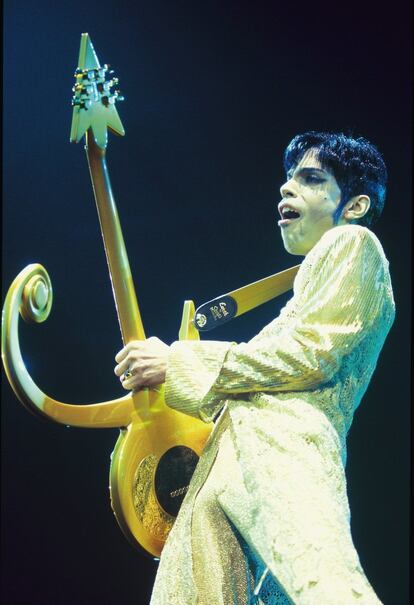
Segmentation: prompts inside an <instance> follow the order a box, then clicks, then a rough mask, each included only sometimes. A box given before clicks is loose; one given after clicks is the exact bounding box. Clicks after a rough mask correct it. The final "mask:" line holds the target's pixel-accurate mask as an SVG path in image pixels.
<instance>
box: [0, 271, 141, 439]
mask: <svg viewBox="0 0 414 605" xmlns="http://www.w3.org/2000/svg"><path fill="white" fill-rule="evenodd" d="M52 300H53V290H52V283H51V281H50V277H49V274H48V272H47V271H46V269H45V268H44V267H43V266H42V265H39V264H37V263H35V264H31V265H28V266H27V267H25V269H23V270H22V271H21V272H20V273H19V274H18V276H17V277H16V278H15V280H14V281H13V283H12V284H11V286H10V288H9V290H8V292H7V296H6V299H5V302H4V307H3V318H2V332H1V354H2V359H3V365H4V369H5V372H6V375H7V378H8V379H9V382H10V385H11V387H12V389H13V391H14V392H15V394H16V396H17V398H18V399H19V400H20V402H21V403H22V404H23V405H24V406H25V407H26V408H27V409H28V410H29V411H30V412H32V413H34V414H36V415H37V416H42V417H43V418H47V419H49V420H53V421H55V422H58V423H61V424H65V425H70V426H79V427H95V428H111V427H112V428H114V427H120V426H126V425H127V424H128V422H129V419H130V417H131V412H132V410H133V406H134V404H133V400H132V395H131V394H128V395H126V396H125V397H121V398H119V399H114V400H111V401H105V402H101V403H95V404H88V405H73V404H68V403H62V402H60V401H56V400H55V399H53V398H52V397H50V396H49V395H46V393H44V392H43V391H42V390H41V389H40V388H39V387H38V386H37V384H36V383H35V382H34V380H33V378H32V377H31V376H30V374H29V372H28V370H27V368H26V365H25V363H24V361H23V357H22V354H21V350H20V343H19V318H20V316H21V317H22V318H23V319H24V320H25V321H26V322H28V323H41V322H43V321H45V320H46V319H47V318H48V316H49V314H50V311H51V308H52Z"/></svg>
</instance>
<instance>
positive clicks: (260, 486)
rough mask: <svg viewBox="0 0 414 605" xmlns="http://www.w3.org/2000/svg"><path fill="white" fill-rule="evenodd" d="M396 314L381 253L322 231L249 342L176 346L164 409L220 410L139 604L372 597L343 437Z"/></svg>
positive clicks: (331, 601) (349, 230)
mask: <svg viewBox="0 0 414 605" xmlns="http://www.w3.org/2000/svg"><path fill="white" fill-rule="evenodd" d="M394 314H395V307H394V300H393V295H392V288H391V282H390V277H389V272H388V261H387V260H386V258H385V256H384V253H383V250H382V248H381V245H380V243H379V241H378V239H377V238H376V237H375V235H374V234H373V233H372V232H370V231H369V230H368V229H366V228H364V227H360V226H356V225H348V226H341V227H335V228H334V229H331V230H330V231H328V232H327V233H325V235H324V236H323V237H322V238H321V240H320V241H319V242H318V244H317V245H316V246H315V247H314V248H313V249H312V250H311V251H310V253H309V254H308V255H307V256H306V257H305V259H304V261H303V263H302V266H301V268H300V270H299V272H298V275H297V277H296V279H295V284H294V295H293V297H292V298H291V300H290V301H289V302H288V304H287V305H286V306H285V307H284V309H282V311H281V313H280V315H279V316H278V317H277V318H276V319H275V320H274V321H272V322H271V323H270V324H269V325H267V326H266V327H265V328H264V329H263V330H262V331H261V332H260V333H259V334H258V335H257V336H255V337H254V338H253V339H252V340H251V341H249V342H248V343H241V344H235V343H227V342H217V341H216V342H214V341H210V342H208V341H201V342H200V341H188V342H176V343H174V344H173V345H172V346H171V352H170V359H169V365H168V371H167V381H166V401H167V404H168V405H169V406H171V407H173V408H175V409H178V410H180V411H182V412H185V413H188V414H191V415H193V416H197V417H201V418H202V419H203V420H205V421H209V420H211V419H213V418H215V417H216V416H217V414H219V413H220V416H219V419H218V420H217V422H216V426H215V429H214V431H213V433H212V435H211V437H210V439H209V441H208V443H207V446H206V448H205V450H204V452H203V455H202V456H201V458H200V461H199V463H198V466H197V468H196V471H195V473H194V476H193V479H192V481H191V485H190V489H189V490H188V493H187V495H186V498H185V499H184V502H183V504H182V507H181V509H180V513H179V515H178V517H177V520H176V522H175V525H174V527H173V529H172V531H171V533H170V535H169V538H168V540H167V543H166V545H165V547H164V550H163V552H162V555H161V560H160V566H159V570H158V574H157V578H156V582H155V586H154V591H153V595H152V600H151V605H193V604H194V605H196V604H197V605H230V604H231V605H233V604H235V603H237V604H238V605H247V604H250V603H264V604H266V605H286V604H289V603H295V604H298V605H321V604H323V605H350V604H351V603H354V602H355V603H357V602H358V603H361V604H362V603H363V604H364V605H371V604H378V603H380V601H379V600H378V598H377V597H376V595H375V593H374V591H373V589H372V588H371V586H370V584H369V582H368V580H367V579H366V577H365V574H364V572H363V570H362V568H361V565H360V562H359V559H358V555H357V552H356V550H355V548H354V545H353V543H352V537H351V532H350V514H349V507H348V500H347V494H346V480H345V473H344V466H345V460H346V435H347V432H348V430H349V427H350V425H351V422H352V418H353V414H354V411H355V409H356V408H357V407H358V405H359V403H360V401H361V398H362V396H363V394H364V392H365V391H366V388H367V386H368V384H369V381H370V379H371V376H372V373H373V371H374V369H375V365H376V362H377V359H378V355H379V353H380V350H381V348H382V346H383V343H384V340H385V338H386V335H387V333H388V331H389V329H390V327H391V325H392V322H393V319H394Z"/></svg>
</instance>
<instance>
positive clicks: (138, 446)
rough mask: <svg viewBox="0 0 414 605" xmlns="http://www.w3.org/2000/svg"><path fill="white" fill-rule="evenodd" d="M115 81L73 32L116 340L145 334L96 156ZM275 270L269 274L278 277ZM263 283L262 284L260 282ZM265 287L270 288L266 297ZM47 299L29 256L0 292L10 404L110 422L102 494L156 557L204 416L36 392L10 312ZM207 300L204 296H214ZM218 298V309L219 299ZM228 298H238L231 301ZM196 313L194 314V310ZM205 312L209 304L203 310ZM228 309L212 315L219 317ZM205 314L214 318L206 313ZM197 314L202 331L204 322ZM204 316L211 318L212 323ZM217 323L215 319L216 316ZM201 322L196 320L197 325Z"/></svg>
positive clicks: (190, 313) (41, 272)
mask: <svg viewBox="0 0 414 605" xmlns="http://www.w3.org/2000/svg"><path fill="white" fill-rule="evenodd" d="M117 85H118V81H117V79H116V78H114V77H112V74H111V72H110V71H109V67H108V65H106V64H105V65H103V66H101V65H100V63H99V60H98V58H97V55H96V53H95V50H94V48H93V45H92V43H91V40H90V38H89V35H88V34H86V33H85V34H82V36H81V43H80V51H79V59H78V67H77V70H76V72H75V86H74V88H73V91H74V97H73V101H72V104H73V117H72V126H71V133H70V140H71V141H72V142H76V143H77V142H79V141H80V140H81V138H82V137H85V143H86V145H85V149H86V155H87V160H88V165H89V171H90V176H91V180H92V186H93V191H94V195H95V201H96V206H97V211H98V217H99V221H100V226H101V232H102V237H103V242H104V248H105V253H106V258H107V262H108V268H109V273H110V277H111V283H112V290H113V295H114V299H115V306H116V309H117V314H118V320H119V325H120V329H121V335H122V341H123V343H124V345H125V344H127V343H128V342H130V341H131V340H143V339H145V332H144V327H143V324H142V320H141V315H140V312H139V307H138V302H137V298H136V294H135V289H134V284H133V280H132V276H131V271H130V266H129V261H128V256H127V253H126V248H125V243H124V240H123V235H122V230H121V226H120V222H119V217H118V213H117V209H116V205H115V200H114V197H113V193H112V188H111V183H110V179H109V173H108V167H107V164H106V147H107V142H108V135H107V131H108V128H109V129H110V130H111V131H112V132H113V133H115V134H117V135H121V136H122V135H124V134H125V132H124V128H123V126H122V123H121V120H120V118H119V115H118V112H117V109H116V102H117V101H120V100H122V97H121V95H120V92H119V90H118V89H117ZM297 269H298V267H293V268H292V269H289V270H287V271H284V272H281V273H280V274H276V275H275V276H271V278H266V280H268V281H266V280H260V282H255V284H251V286H250V290H249V286H245V287H244V288H241V289H239V290H237V291H234V292H232V293H228V294H227V295H226V297H225V299H223V297H221V298H222V300H220V301H219V302H218V303H217V305H216V304H212V305H210V308H211V309H213V311H214V310H215V309H216V308H217V309H219V310H221V312H222V311H223V309H225V308H226V307H225V305H226V304H230V303H231V304H232V316H237V315H240V314H241V313H244V312H246V311H247V310H249V309H250V308H253V306H257V305H258V304H261V302H265V300H269V299H270V298H273V297H274V296H277V295H278V294H281V293H282V292H285V291H287V290H288V289H290V288H291V287H292V283H293V278H294V276H295V274H296V272H297ZM278 276H279V277H278ZM269 288H270V289H269ZM270 294H271V295H270ZM52 300H53V291H52V284H51V280H50V277H49V275H48V273H47V271H46V269H45V268H44V267H43V266H42V265H40V264H31V265H28V266H27V267H26V268H25V269H23V270H22V271H21V272H20V273H19V275H18V276H17V277H16V278H15V280H14V281H13V283H12V285H11V286H10V288H9V291H8V293H7V296H6V299H5V303H4V307H3V318H2V359H3V365H4V368H5V371H6V375H7V377H8V380H9V382H10V384H11V386H12V388H13V390H14V392H15V394H16V396H17V398H18V399H19V400H20V402H21V403H22V404H23V405H24V406H25V407H26V408H27V409H28V410H29V411H30V412H32V413H34V414H36V415H38V416H41V417H42V418H45V419H47V420H51V421H54V422H57V423H60V424H64V425H66V426H78V427H87V428H114V427H117V428H119V429H120V434H119V437H118V440H117V442H116V444H115V448H114V451H113V452H112V455H111V465H110V473H109V475H110V500H111V505H112V509H113V511H114V514H115V517H116V520H117V522H118V524H119V526H120V527H121V529H122V531H123V533H124V534H125V536H126V537H127V539H128V540H129V541H130V542H131V544H132V545H133V546H136V547H138V548H139V549H141V550H143V551H144V552H145V553H147V554H149V555H151V556H153V557H159V556H160V553H161V551H162V548H163V545H164V543H165V540H166V538H167V536H168V533H169V531H170V529H171V527H172V525H173V523H174V521H175V518H176V516H177V514H178V511H179V508H180V505H181V502H182V500H183V499H184V496H185V493H186V491H187V489H188V485H189V483H190V480H191V477H192V474H193V472H194V469H195V466H196V464H197V461H198V458H199V456H200V455H201V452H202V450H203V447H204V445H205V443H206V441H207V439H208V437H209V435H210V432H211V429H212V424H206V423H204V422H202V421H201V420H197V419H195V418H192V417H190V416H186V415H185V414H182V413H180V412H177V411H175V410H172V409H171V408H169V407H167V406H166V404H165V401H164V390H163V386H159V387H157V388H153V389H143V390H140V391H136V392H130V393H128V394H127V395H125V396H124V397H120V398H119V399H114V400H110V401H105V402H100V403H95V404H88V405H73V404H68V403H63V402H60V401H57V400H55V399H53V398H52V397H50V396H49V395H47V394H46V393H44V392H43V391H42V390H41V389H40V388H39V387H38V386H37V385H36V384H35V382H34V381H33V379H32V378H31V376H30V374H29V372H28V370H27V368H26V366H25V363H24V361H23V358H22V355H21V350H20V344H19V336H18V327H19V315H20V316H21V317H23V319H24V320H25V321H27V322H30V323H40V322H43V321H45V320H46V319H47V317H48V315H49V313H50V310H51V307H52ZM217 301H218V299H214V300H213V301H211V303H215V302H217ZM209 304H210V303H206V305H207V306H206V305H204V306H203V308H201V307H200V308H199V309H198V310H197V311H198V318H197V317H196V312H195V307H194V303H193V301H191V300H188V301H185V303H184V309H183V315H182V320H181V327H180V330H179V338H180V340H185V339H188V340H191V339H198V338H199V333H198V330H201V329H202V325H201V324H203V320H202V319H200V317H201V315H203V316H204V312H205V313H206V314H207V315H206V316H208V305H209ZM223 304H224V307H223ZM237 305H238V306H237ZM201 311H203V313H201ZM213 311H212V312H213ZM227 315H228V313H227V312H226V314H223V313H222V318H227V319H226V320H228V317H227ZM213 316H214V317H213V319H214V321H215V320H217V318H219V317H220V315H219V314H217V312H213ZM213 319H211V318H210V321H209V322H207V323H208V326H207V325H205V329H210V324H211V323H212V322H213ZM213 323H214V322H213ZM218 323H220V322H218ZM203 325H204V324H203Z"/></svg>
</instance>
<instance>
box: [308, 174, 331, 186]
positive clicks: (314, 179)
mask: <svg viewBox="0 0 414 605" xmlns="http://www.w3.org/2000/svg"><path fill="white" fill-rule="evenodd" d="M325 181H326V179H324V178H322V177H320V176H316V175H315V174H307V175H306V176H305V183H307V184H309V185H320V183H324V182H325Z"/></svg>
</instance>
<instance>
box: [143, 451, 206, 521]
mask: <svg viewBox="0 0 414 605" xmlns="http://www.w3.org/2000/svg"><path fill="white" fill-rule="evenodd" d="M197 462H198V456H197V454H196V453H195V452H194V451H193V450H192V449H191V448H189V447H185V446H184V445H177V446H175V447H172V448H170V449H169V450H167V451H166V452H165V454H163V455H162V456H161V458H160V461H159V462H158V466H157V470H156V471H155V477H154V487H155V495H156V496H157V500H158V503H159V505H160V506H161V508H162V509H163V510H164V511H165V512H166V513H168V514H169V515H172V516H173V517H176V516H177V515H178V511H179V510H180V506H181V503H182V501H183V500H184V496H185V495H186V493H187V490H188V486H189V484H190V481H191V477H192V476H193V473H194V470H195V467H196V466H197Z"/></svg>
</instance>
